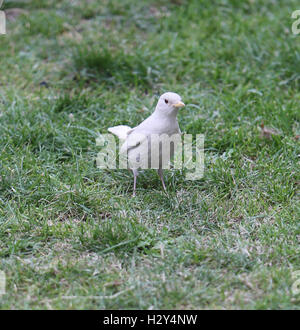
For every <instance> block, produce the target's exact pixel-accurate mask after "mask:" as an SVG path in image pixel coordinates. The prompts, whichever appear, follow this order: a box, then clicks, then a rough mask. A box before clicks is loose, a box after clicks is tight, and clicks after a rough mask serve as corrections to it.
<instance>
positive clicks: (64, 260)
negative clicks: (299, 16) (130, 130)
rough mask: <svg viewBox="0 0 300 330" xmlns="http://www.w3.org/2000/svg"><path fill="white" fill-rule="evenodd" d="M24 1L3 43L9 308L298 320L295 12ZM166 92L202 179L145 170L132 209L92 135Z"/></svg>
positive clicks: (2, 213) (2, 196)
mask: <svg viewBox="0 0 300 330" xmlns="http://www.w3.org/2000/svg"><path fill="white" fill-rule="evenodd" d="M16 7H17V8H21V9H22V14H21V15H20V16H18V17H15V19H14V20H13V19H11V20H8V21H7V35H6V36H0V56H1V74H0V132H1V133H0V134H1V139H0V144H1V155H0V269H1V270H3V271H5V273H6V276H7V287H6V292H7V293H6V294H5V295H2V296H1V297H0V307H1V308H2V309H60V308H64V309H99V308H111V309H120V308H122V309H132V308H142V309H148V308H154V309H158V308H163V309H170V308H176V309H240V308H242V309H299V307H300V296H299V295H298V296H297V295H293V293H292V291H291V287H292V284H293V282H294V280H293V279H292V272H293V271H296V270H300V249H299V243H300V241H299V239H300V223H299V218H300V217H299V215H300V207H299V195H297V192H298V189H299V182H300V179H299V158H298V157H299V139H297V136H298V135H299V104H300V103H299V102H300V66H299V60H300V36H295V35H293V34H292V32H291V25H292V22H293V20H292V19H291V13H292V12H293V11H294V10H296V9H300V8H299V1H296V0H289V1H286V0H285V1H283V0H282V1H279V0H278V1H275V0H274V1H263V0H256V1H255V0H251V1H250V0H249V1H237V0H236V1H229V0H222V1H204V0H202V1H196V0H194V1H193V0H191V1H184V0H176V1H175V0H173V1H165V0H151V1H146V0H142V1H133V0H119V1H108V0H106V1H101V2H100V1H88V2H86V4H83V2H82V1H73V2H72V5H70V1H67V0H63V1H36V0H33V1H30V0H27V1H25V0H24V1H5V3H4V9H5V10H8V12H7V13H9V10H11V8H16ZM165 91H174V92H177V93H179V94H180V95H181V96H182V98H183V101H184V102H185V103H186V104H187V106H186V107H185V108H184V109H183V110H182V111H181V112H180V114H179V123H180V126H181V130H182V131H183V132H187V133H192V134H205V173H204V177H203V179H201V180H198V181H186V180H185V176H184V173H181V172H180V171H168V173H167V175H166V184H167V188H168V192H169V195H168V196H167V195H165V194H164V193H163V190H162V187H161V184H160V181H159V178H158V176H157V174H156V173H155V172H154V171H149V172H147V173H146V172H144V173H142V174H141V175H140V176H139V178H138V191H137V196H136V197H135V198H132V197H131V194H132V181H133V178H132V174H131V173H130V172H128V171H125V170H116V171H113V170H111V171H110V170H100V169H97V167H96V166H95V157H96V156H97V153H98V151H99V148H98V147H97V146H96V141H95V140H96V137H97V136H98V134H99V133H105V132H106V131H107V128H108V127H109V126H113V125H118V124H128V125H130V126H135V125H137V124H138V123H139V122H141V121H142V120H143V119H145V118H146V117H147V116H148V115H149V114H150V113H151V112H152V111H153V107H154V106H155V103H156V102H157V97H158V96H159V95H160V94H162V93H163V92H165ZM262 122H263V123H264V125H265V126H266V127H269V128H273V129H276V130H277V131H278V133H279V134H278V135H274V136H272V138H271V139H268V138H266V137H263V136H262V135H261V132H260V128H259V126H260V124H261V123H262ZM66 296H76V297H71V298H70V297H69V298H66ZM89 296H99V297H98V298H90V297H89Z"/></svg>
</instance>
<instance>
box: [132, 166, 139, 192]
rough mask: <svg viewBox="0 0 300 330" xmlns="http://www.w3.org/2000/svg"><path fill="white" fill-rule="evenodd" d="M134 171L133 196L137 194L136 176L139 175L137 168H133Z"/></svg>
mask: <svg viewBox="0 0 300 330" xmlns="http://www.w3.org/2000/svg"><path fill="white" fill-rule="evenodd" d="M132 172H133V194H132V197H134V196H135V191H136V178H137V176H138V171H137V170H136V169H133V170H132Z"/></svg>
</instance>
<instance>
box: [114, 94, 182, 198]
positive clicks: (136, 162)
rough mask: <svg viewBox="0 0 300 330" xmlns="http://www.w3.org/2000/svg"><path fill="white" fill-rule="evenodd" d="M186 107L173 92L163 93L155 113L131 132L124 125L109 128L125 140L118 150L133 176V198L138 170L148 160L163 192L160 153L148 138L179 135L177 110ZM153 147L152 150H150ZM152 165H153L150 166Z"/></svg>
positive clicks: (130, 129) (131, 129)
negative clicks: (155, 170) (155, 171)
mask: <svg viewBox="0 0 300 330" xmlns="http://www.w3.org/2000/svg"><path fill="white" fill-rule="evenodd" d="M184 106H185V104H184V103H183V102H182V101H181V97H180V96H179V95H178V94H176V93H172V92H168V93H164V94H163V95H161V97H160V98H159V100H158V103H157V105H156V108H155V111H154V112H153V113H152V114H151V115H150V116H149V117H148V118H147V119H145V120H144V121H143V122H142V123H140V124H139V125H138V126H136V127H134V128H131V127H129V126H125V125H119V126H115V127H110V128H108V131H109V132H110V133H113V134H114V135H116V136H117V137H118V138H119V139H120V140H124V144H123V145H122V147H121V154H122V153H126V154H127V157H128V163H129V166H128V167H129V168H130V169H131V170H132V172H133V176H134V180H133V196H135V192H136V181H137V176H138V169H139V168H141V165H142V164H144V165H145V163H147V162H148V164H149V160H150V161H151V156H152V157H153V158H155V159H154V161H156V163H157V164H159V165H158V170H157V171H158V175H159V177H160V179H161V182H162V185H163V188H164V190H165V191H166V185H165V182H164V179H163V169H162V167H163V164H162V161H161V149H155V150H154V149H153V144H150V142H151V136H152V137H153V136H158V137H159V136H161V135H163V134H167V136H171V135H173V134H181V132H180V128H179V125H178V121H177V113H178V110H179V108H181V107H184ZM150 146H152V150H151V147H150ZM151 164H152V163H151Z"/></svg>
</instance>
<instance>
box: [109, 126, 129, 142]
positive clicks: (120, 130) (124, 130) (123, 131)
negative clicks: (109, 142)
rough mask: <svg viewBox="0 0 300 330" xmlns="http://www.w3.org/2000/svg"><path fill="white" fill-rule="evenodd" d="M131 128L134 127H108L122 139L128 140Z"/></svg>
mask: <svg viewBox="0 0 300 330" xmlns="http://www.w3.org/2000/svg"><path fill="white" fill-rule="evenodd" d="M131 130H132V128H131V127H129V126H126V125H119V126H114V127H109V129H108V131H109V132H110V133H112V134H114V135H116V136H117V137H118V138H119V139H120V140H126V138H127V135H128V133H129V132H130V131H131Z"/></svg>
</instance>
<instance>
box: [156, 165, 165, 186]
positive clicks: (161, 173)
mask: <svg viewBox="0 0 300 330" xmlns="http://www.w3.org/2000/svg"><path fill="white" fill-rule="evenodd" d="M157 173H158V175H159V177H160V180H161V183H162V185H163V188H164V191H165V192H167V189H166V185H165V181H164V176H163V170H162V168H159V169H158V170H157Z"/></svg>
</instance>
